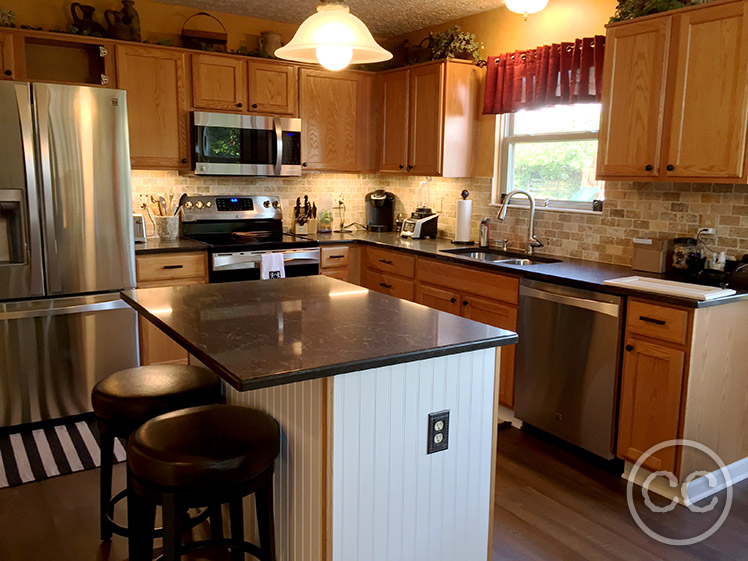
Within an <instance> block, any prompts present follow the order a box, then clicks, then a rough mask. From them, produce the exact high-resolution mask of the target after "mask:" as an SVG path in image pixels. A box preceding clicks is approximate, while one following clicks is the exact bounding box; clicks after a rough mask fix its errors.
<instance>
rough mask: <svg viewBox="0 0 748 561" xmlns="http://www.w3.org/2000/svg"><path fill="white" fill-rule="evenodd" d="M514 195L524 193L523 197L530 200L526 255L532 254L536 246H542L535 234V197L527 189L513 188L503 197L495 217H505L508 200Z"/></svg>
mask: <svg viewBox="0 0 748 561" xmlns="http://www.w3.org/2000/svg"><path fill="white" fill-rule="evenodd" d="M515 195H524V196H525V197H527V200H528V201H530V227H529V229H528V230H529V231H528V233H527V255H532V254H533V251H535V248H536V247H543V242H541V241H540V240H539V239H538V237H537V236H536V235H535V199H533V198H532V195H531V194H530V193H528V192H527V191H523V190H522V189H515V190H514V191H510V192H509V193H507V195H506V197H505V198H504V202H503V203H502V205H501V208H500V209H499V213H498V214H497V215H496V218H498V219H499V220H504V219H505V218H506V211H507V207H508V206H509V201H510V200H512V197H514V196H515Z"/></svg>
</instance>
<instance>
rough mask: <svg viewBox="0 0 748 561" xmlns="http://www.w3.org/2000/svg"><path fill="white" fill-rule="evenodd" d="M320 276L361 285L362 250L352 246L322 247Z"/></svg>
mask: <svg viewBox="0 0 748 561" xmlns="http://www.w3.org/2000/svg"><path fill="white" fill-rule="evenodd" d="M319 274H320V275H324V276H326V277H330V278H333V279H338V280H342V281H345V282H350V283H353V284H359V283H360V281H361V248H360V247H356V246H350V245H340V246H332V247H321V248H320V264H319Z"/></svg>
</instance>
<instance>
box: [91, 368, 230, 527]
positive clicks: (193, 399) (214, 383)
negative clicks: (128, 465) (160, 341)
mask: <svg viewBox="0 0 748 561" xmlns="http://www.w3.org/2000/svg"><path fill="white" fill-rule="evenodd" d="M221 400H222V386H221V381H220V379H219V378H218V376H217V375H216V374H215V373H213V372H211V371H210V370H207V369H205V368H199V367H197V366H186V365H173V364H168V365H167V364H164V365H152V366H140V367H137V368H129V369H127V370H120V371H119V372H115V373H114V374H112V375H111V376H108V377H107V378H105V379H103V380H101V381H100V382H99V383H98V384H96V386H94V389H93V391H92V392H91V404H92V405H93V410H94V413H95V414H96V422H97V425H98V427H99V433H100V435H101V438H100V443H101V471H100V477H99V509H100V514H99V517H100V526H101V539H102V540H108V539H110V538H111V537H112V533H115V534H118V535H120V536H126V535H127V528H125V527H124V526H121V525H119V524H117V523H115V522H114V505H115V504H116V503H117V502H119V501H120V500H122V499H123V498H124V497H125V496H126V494H127V491H126V490H122V491H120V492H119V493H117V495H115V496H114V497H112V455H113V453H114V439H115V438H128V437H129V436H130V435H131V434H132V433H133V432H134V431H135V429H137V428H138V427H139V426H140V425H142V424H143V423H145V422H146V421H147V420H148V419H151V418H152V417H156V416H158V415H161V414H163V413H167V412H169V411H174V410H176V409H183V408H185V407H194V406H197V405H207V404H213V403H218V402H220V401H221Z"/></svg>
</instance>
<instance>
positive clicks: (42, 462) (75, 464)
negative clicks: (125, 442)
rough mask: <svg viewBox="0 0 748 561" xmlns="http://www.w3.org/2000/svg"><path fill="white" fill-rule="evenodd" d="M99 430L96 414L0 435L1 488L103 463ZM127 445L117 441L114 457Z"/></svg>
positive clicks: (122, 453) (118, 459)
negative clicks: (94, 416) (95, 418)
mask: <svg viewBox="0 0 748 561" xmlns="http://www.w3.org/2000/svg"><path fill="white" fill-rule="evenodd" d="M100 456H101V453H100V449H99V431H98V428H97V427H96V421H95V420H94V419H93V417H85V418H80V417H78V418H77V419H76V420H74V421H71V422H67V423H62V424H57V425H54V426H45V427H40V428H33V429H31V428H29V429H24V428H23V427H20V430H18V431H16V432H6V433H3V434H0V488H3V487H13V486H15V485H21V484H23V483H29V482H31V481H39V480H42V479H47V478H48V477H54V476H55V475H65V474H67V473H73V472H76V471H82V470H84V469H92V468H95V467H99V465H100V464H101V459H100ZM124 459H125V448H124V447H123V446H122V443H121V442H120V441H119V440H115V441H114V460H115V462H121V461H123V460H124Z"/></svg>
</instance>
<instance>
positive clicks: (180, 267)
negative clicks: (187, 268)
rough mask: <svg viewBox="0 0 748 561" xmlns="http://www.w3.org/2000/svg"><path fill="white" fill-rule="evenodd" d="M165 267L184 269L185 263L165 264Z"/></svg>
mask: <svg viewBox="0 0 748 561" xmlns="http://www.w3.org/2000/svg"><path fill="white" fill-rule="evenodd" d="M164 269H184V265H164Z"/></svg>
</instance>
